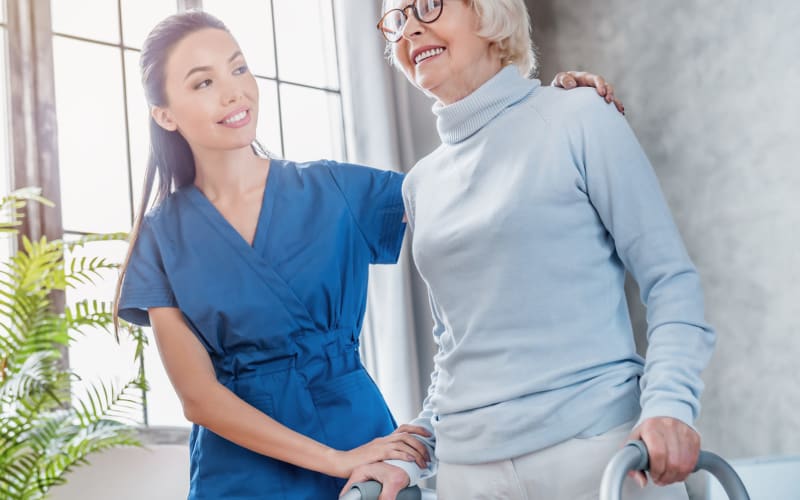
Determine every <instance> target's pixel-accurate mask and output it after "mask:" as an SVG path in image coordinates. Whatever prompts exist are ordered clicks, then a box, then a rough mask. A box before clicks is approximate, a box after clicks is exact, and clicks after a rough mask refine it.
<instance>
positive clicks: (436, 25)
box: [387, 0, 500, 103]
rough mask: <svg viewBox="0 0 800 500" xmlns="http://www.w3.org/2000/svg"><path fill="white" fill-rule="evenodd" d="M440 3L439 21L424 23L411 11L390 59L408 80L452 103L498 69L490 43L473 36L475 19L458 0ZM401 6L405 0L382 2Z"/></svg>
mask: <svg viewBox="0 0 800 500" xmlns="http://www.w3.org/2000/svg"><path fill="white" fill-rule="evenodd" d="M438 1H439V2H444V5H443V11H442V14H441V16H440V17H439V19H437V20H436V21H434V22H432V23H429V24H425V23H421V22H420V21H418V20H417V18H416V17H415V16H414V14H413V13H412V12H411V9H408V10H406V14H407V15H408V16H409V17H408V21H407V23H406V26H405V29H404V30H403V37H402V38H401V39H400V41H398V42H397V43H396V44H395V47H394V57H395V60H396V61H397V62H398V63H399V65H400V67H401V68H402V69H403V72H404V73H405V75H406V77H407V78H408V80H409V81H410V82H411V83H413V84H415V85H416V86H417V87H419V88H420V89H422V90H423V91H425V92H426V93H429V94H432V95H434V96H436V97H437V98H439V100H441V101H443V102H446V103H447V102H453V101H455V100H458V99H461V98H463V97H465V96H466V95H467V94H469V93H471V92H472V91H473V90H475V89H476V88H478V87H479V86H480V85H481V84H483V82H485V81H486V80H487V79H488V78H489V77H491V76H492V75H494V74H495V73H497V71H499V70H500V56H499V54H498V53H497V51H496V49H495V47H494V45H493V44H491V43H490V42H489V41H488V40H487V39H485V38H482V37H480V36H478V30H479V29H480V18H479V17H478V15H477V14H476V13H475V10H474V9H473V8H472V7H471V6H469V5H467V3H466V2H464V1H463V0H438ZM387 3H388V4H390V5H389V6H390V7H396V8H403V7H405V6H406V5H408V0H402V1H400V0H397V1H392V2H387Z"/></svg>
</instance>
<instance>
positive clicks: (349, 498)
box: [339, 481, 422, 500]
mask: <svg viewBox="0 0 800 500" xmlns="http://www.w3.org/2000/svg"><path fill="white" fill-rule="evenodd" d="M382 488H383V485H382V484H381V483H379V482H377V481H367V482H365V483H356V484H354V485H353V487H352V488H351V489H350V491H348V492H347V493H345V494H344V495H343V496H341V497H339V500H378V495H380V494H381V489H382ZM421 498H422V492H421V491H420V489H419V487H417V486H411V487H409V488H405V489H403V490H400V493H398V494H397V500H420V499H421Z"/></svg>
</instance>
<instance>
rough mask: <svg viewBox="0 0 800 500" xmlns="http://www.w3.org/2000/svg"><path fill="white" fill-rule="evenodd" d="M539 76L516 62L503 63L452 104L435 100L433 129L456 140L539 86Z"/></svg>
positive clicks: (448, 141)
mask: <svg viewBox="0 0 800 500" xmlns="http://www.w3.org/2000/svg"><path fill="white" fill-rule="evenodd" d="M539 86H540V83H539V80H530V79H527V78H525V77H523V76H522V75H520V73H519V70H518V69H517V67H516V66H513V65H512V66H506V67H504V68H503V69H501V70H500V71H499V72H498V73H497V74H496V75H494V76H493V77H492V78H490V79H489V80H488V81H487V82H486V83H484V84H483V85H481V86H480V87H478V89H477V90H475V91H474V92H473V93H471V94H470V95H468V96H467V97H465V98H463V99H461V100H460V101H456V102H454V103H453V104H447V105H445V104H442V103H440V102H438V101H437V102H436V103H435V104H434V105H433V114H435V115H436V129H437V130H438V131H439V138H440V139H441V140H442V142H443V143H445V144H457V143H459V142H461V141H463V140H465V139H467V138H468V137H470V136H472V135H473V134H474V133H475V132H477V131H478V130H480V129H482V128H483V127H484V126H485V125H486V124H487V123H489V122H490V121H492V119H494V118H495V117H496V116H497V115H499V114H500V113H502V112H503V110H505V109H506V108H508V107H509V106H512V105H514V104H516V103H518V102H519V101H521V100H523V99H525V98H526V97H528V96H529V95H531V94H532V93H533V91H535V90H536V89H537V88H539Z"/></svg>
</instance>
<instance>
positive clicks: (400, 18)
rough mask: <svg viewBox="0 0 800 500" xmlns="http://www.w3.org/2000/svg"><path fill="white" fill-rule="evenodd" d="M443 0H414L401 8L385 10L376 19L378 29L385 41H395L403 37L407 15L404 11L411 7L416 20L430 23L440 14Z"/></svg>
mask: <svg viewBox="0 0 800 500" xmlns="http://www.w3.org/2000/svg"><path fill="white" fill-rule="evenodd" d="M443 8H444V0H414V1H412V2H411V3H410V4H408V5H406V6H405V7H403V8H402V9H392V10H389V11H387V12H386V13H385V14H384V15H383V17H382V18H381V20H380V21H378V31H380V32H381V33H382V34H383V37H384V38H385V39H386V41H387V42H390V43H396V42H399V41H400V39H401V38H403V31H404V30H405V29H406V23H407V22H408V16H407V15H406V11H407V10H408V9H411V12H413V13H414V17H416V18H417V21H419V22H421V23H424V24H430V23H432V22H434V21H436V20H437V19H439V16H441V15H442V10H443Z"/></svg>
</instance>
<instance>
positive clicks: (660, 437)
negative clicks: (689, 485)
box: [628, 417, 700, 488]
mask: <svg viewBox="0 0 800 500" xmlns="http://www.w3.org/2000/svg"><path fill="white" fill-rule="evenodd" d="M628 440H632V441H633V440H642V441H644V444H645V445H647V451H648V454H649V455H650V457H649V458H650V478H651V479H652V480H653V482H654V483H655V484H657V485H659V486H666V485H668V484H672V483H676V482H679V481H683V480H685V479H686V477H687V476H688V475H689V474H691V473H692V471H693V470H694V467H695V465H697V457H698V455H699V454H700V435H699V434H697V432H696V431H695V430H694V429H692V428H691V427H689V426H688V425H686V424H685V423H683V422H681V421H680V420H677V419H674V418H670V417H654V418H648V419H647V420H645V421H644V422H642V423H641V424H640V425H639V426H638V427H636V428H635V429H633V431H631V434H630V436H628ZM628 475H629V476H631V477H633V478H634V479H635V480H636V482H637V483H639V486H641V487H643V488H644V486H645V485H646V484H647V476H646V475H645V474H644V473H643V472H630V473H628Z"/></svg>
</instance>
